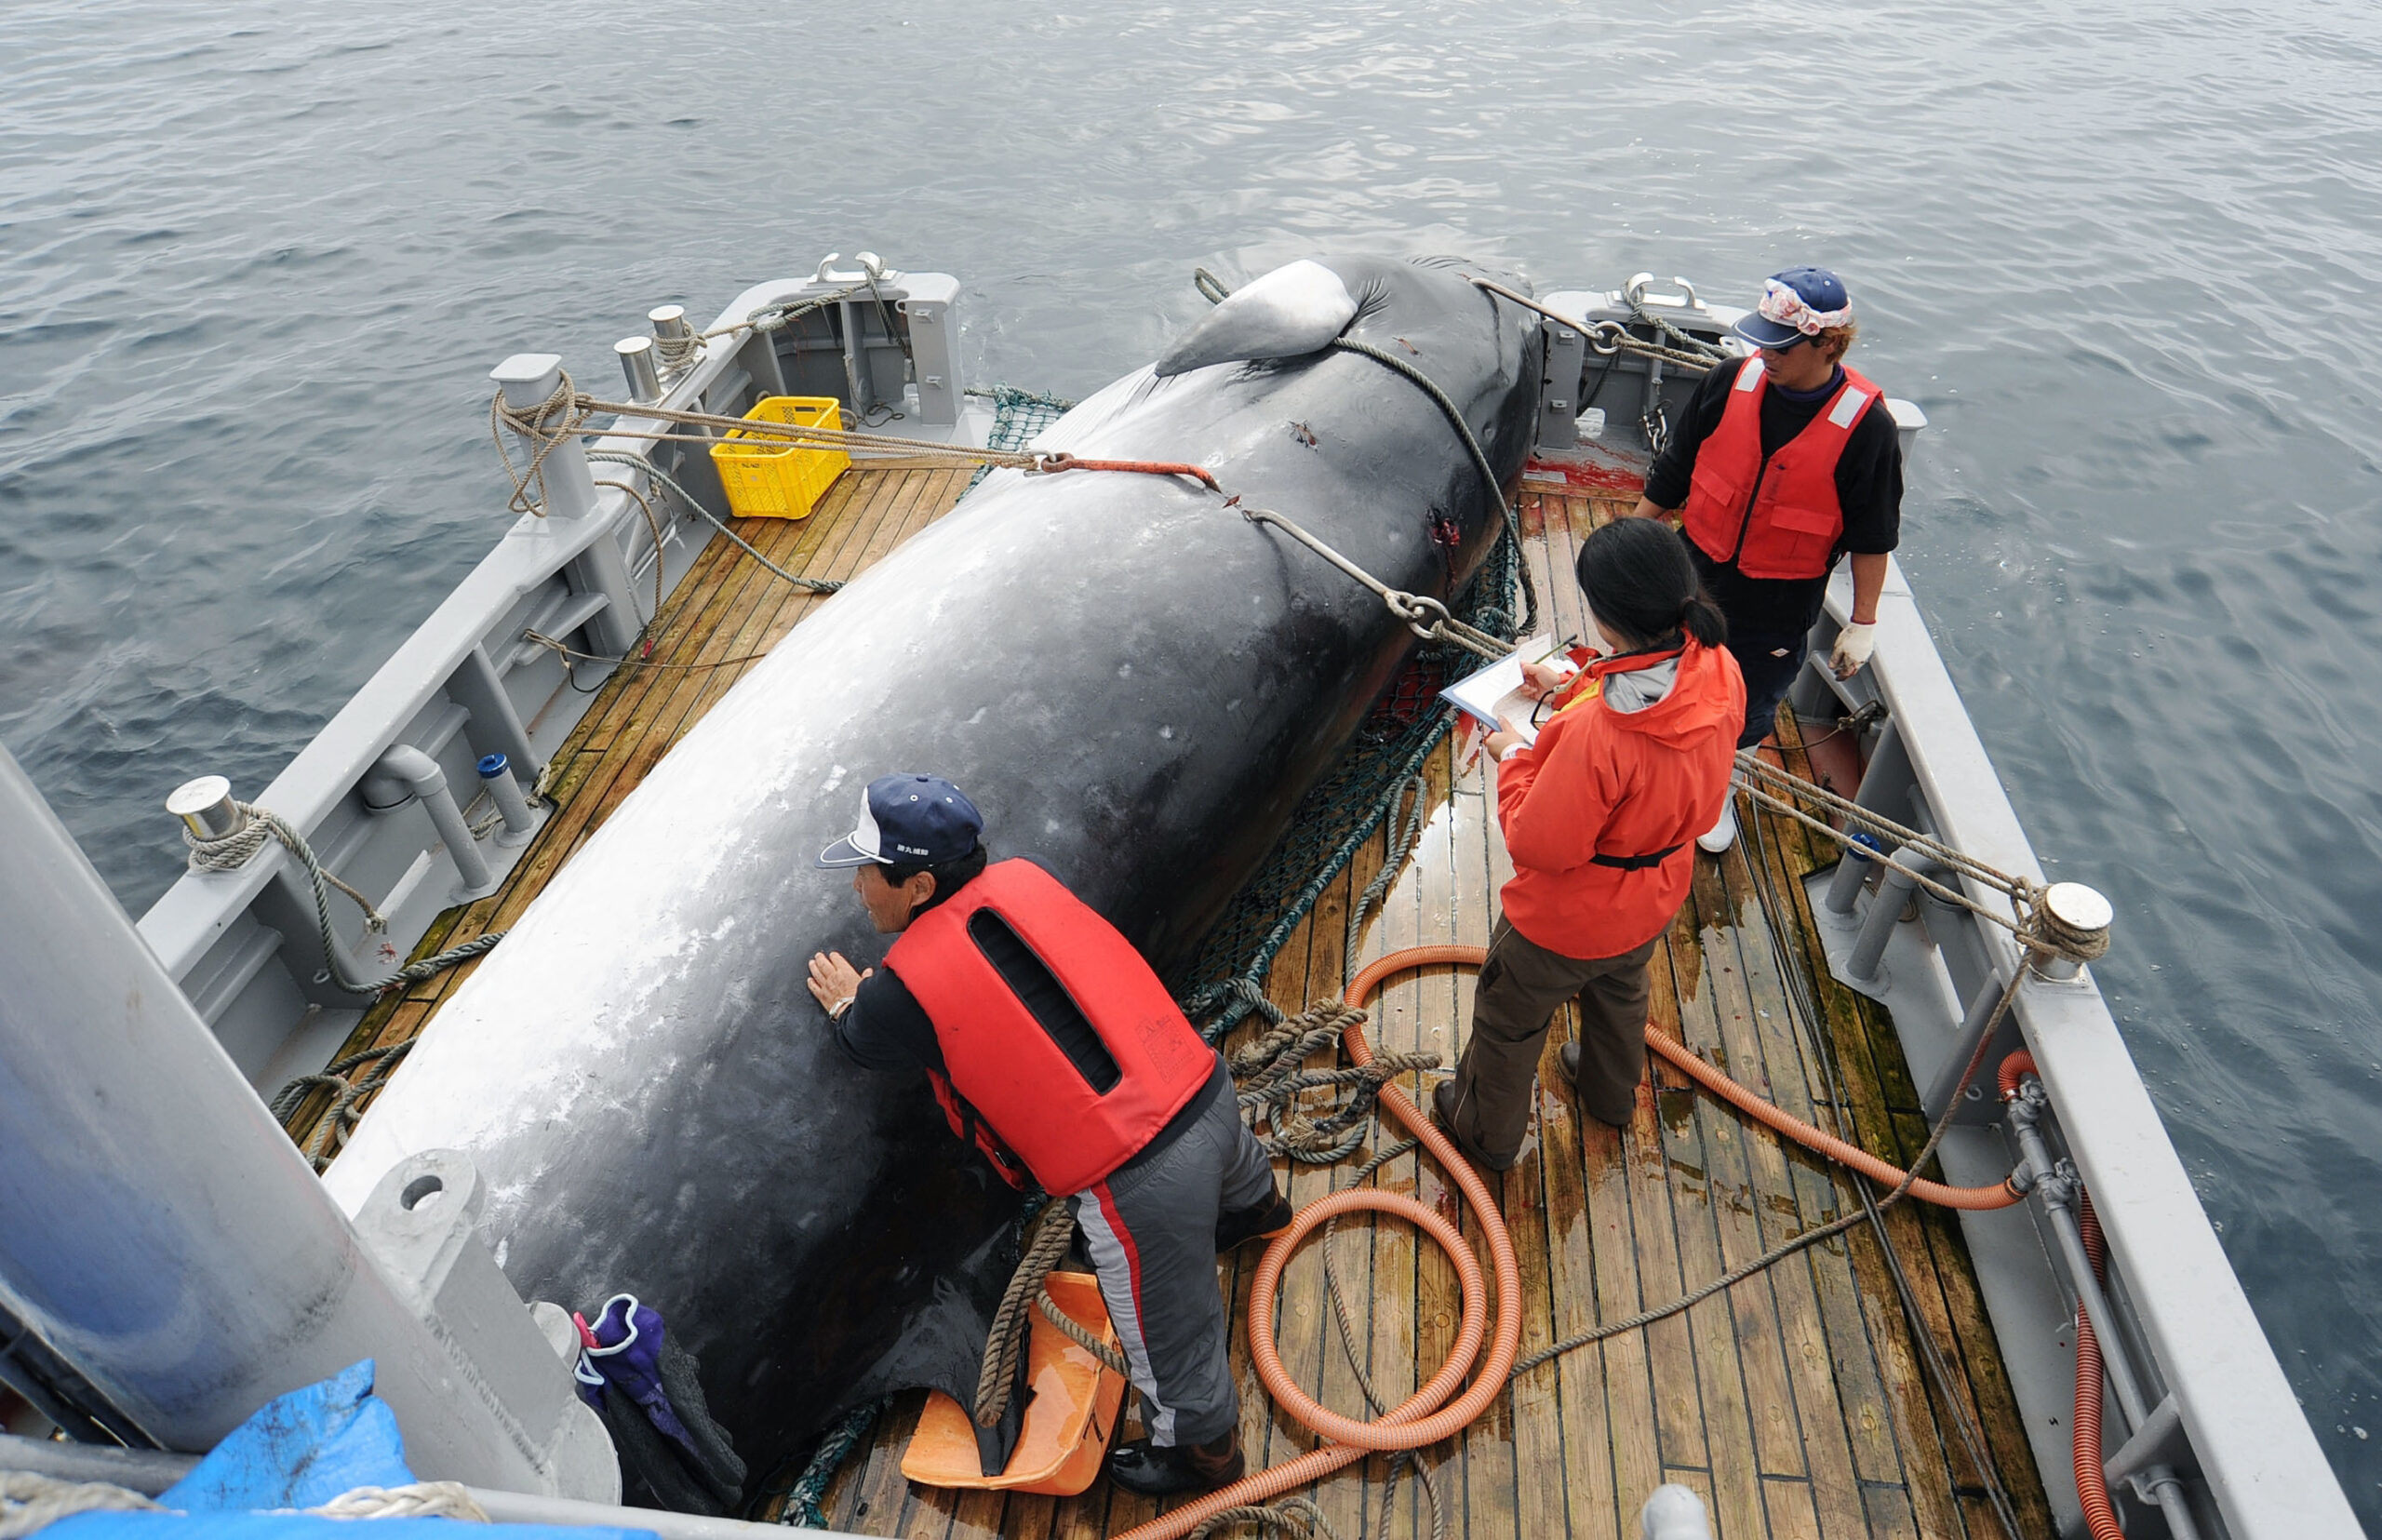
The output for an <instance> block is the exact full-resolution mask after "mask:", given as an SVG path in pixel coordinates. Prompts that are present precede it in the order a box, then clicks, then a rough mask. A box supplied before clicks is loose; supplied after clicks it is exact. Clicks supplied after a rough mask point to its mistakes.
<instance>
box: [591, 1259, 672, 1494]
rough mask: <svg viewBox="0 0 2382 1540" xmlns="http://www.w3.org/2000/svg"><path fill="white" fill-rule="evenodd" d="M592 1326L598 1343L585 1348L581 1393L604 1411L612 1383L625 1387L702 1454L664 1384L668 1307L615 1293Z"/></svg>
mask: <svg viewBox="0 0 2382 1540" xmlns="http://www.w3.org/2000/svg"><path fill="white" fill-rule="evenodd" d="M588 1330H589V1331H591V1332H594V1333H595V1341H596V1344H597V1346H595V1347H582V1349H581V1350H580V1355H579V1374H578V1376H577V1377H578V1380H579V1394H580V1397H581V1399H583V1400H585V1401H586V1402H587V1404H588V1405H589V1406H591V1407H594V1408H595V1410H596V1411H597V1412H601V1411H603V1410H604V1392H605V1391H606V1390H607V1389H619V1390H622V1391H625V1392H626V1393H627V1394H628V1397H629V1399H631V1400H633V1401H635V1402H636V1404H637V1405H638V1406H640V1407H642V1408H644V1410H645V1416H646V1420H647V1421H648V1422H649V1423H651V1424H652V1425H653V1426H654V1430H655V1431H656V1432H658V1433H660V1434H661V1435H662V1437H664V1438H666V1439H668V1440H670V1441H671V1442H673V1443H675V1444H676V1445H678V1446H679V1447H680V1448H681V1449H684V1450H685V1451H686V1452H687V1453H688V1455H689V1457H691V1458H695V1459H701V1458H702V1454H701V1453H700V1452H699V1451H698V1450H697V1449H696V1448H695V1440H694V1438H693V1436H692V1435H691V1434H689V1432H688V1431H687V1425H686V1424H684V1423H682V1422H680V1421H679V1420H678V1409H677V1408H676V1407H675V1406H672V1405H671V1404H670V1394H669V1392H668V1391H665V1390H663V1389H662V1313H661V1312H660V1311H658V1310H654V1309H650V1308H649V1307H648V1306H643V1305H640V1304H638V1303H637V1300H636V1295H634V1294H614V1295H613V1296H612V1297H611V1298H610V1299H609V1300H606V1301H605V1302H604V1313H603V1314H601V1315H599V1316H597V1317H596V1318H595V1320H594V1321H593V1322H592V1323H591V1324H590V1325H589V1327H588ZM591 1373H593V1374H594V1375H595V1379H594V1380H593V1381H591V1380H590V1379H589V1375H590V1374H591Z"/></svg>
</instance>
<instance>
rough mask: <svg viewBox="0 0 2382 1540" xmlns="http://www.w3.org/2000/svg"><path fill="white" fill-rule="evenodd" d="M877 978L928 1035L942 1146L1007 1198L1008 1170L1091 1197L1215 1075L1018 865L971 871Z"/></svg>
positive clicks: (1120, 965)
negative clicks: (977, 1164)
mask: <svg viewBox="0 0 2382 1540" xmlns="http://www.w3.org/2000/svg"><path fill="white" fill-rule="evenodd" d="M885 965H886V966H887V967H888V968H890V969H891V970H892V971H894V972H895V973H896V974H898V975H899V976H900V977H901V980H902V982H903V984H906V985H908V986H909V990H910V993H911V994H912V995H914V996H916V997H917V1001H918V1004H919V1006H920V1007H921V1008H922V1009H924V1010H925V1011H926V1013H927V1019H928V1020H929V1021H930V1022H932V1023H933V1024H934V1035H935V1040H936V1041H937V1042H938V1043H940V1044H941V1045H942V1048H943V1074H942V1075H940V1076H937V1077H935V1081H936V1084H935V1096H936V1099H937V1100H938V1101H940V1102H942V1104H943V1115H944V1117H945V1118H948V1119H949V1120H950V1122H951V1130H952V1132H954V1133H957V1134H958V1135H959V1136H960V1137H961V1138H962V1139H973V1140H974V1141H975V1143H976V1145H977V1147H978V1148H979V1149H982V1150H983V1151H984V1154H985V1156H986V1157H987V1158H989V1159H991V1160H992V1162H993V1167H994V1169H995V1170H996V1171H998V1172H1001V1174H1002V1176H1003V1177H1004V1178H1005V1179H1007V1180H1008V1181H1009V1182H1010V1185H1012V1186H1023V1185H1024V1182H1023V1180H1022V1173H1021V1172H1020V1171H1019V1170H1018V1167H1019V1166H1021V1165H1022V1166H1023V1167H1024V1171H1025V1172H1031V1173H1032V1175H1033V1177H1034V1179H1035V1180H1036V1181H1037V1182H1039V1183H1040V1184H1041V1185H1042V1187H1043V1189H1044V1190H1045V1191H1047V1192H1050V1193H1053V1194H1057V1195H1061V1196H1064V1195H1066V1194H1070V1193H1078V1192H1081V1191H1083V1190H1084V1189H1085V1188H1087V1187H1089V1186H1091V1185H1093V1184H1094V1183H1096V1182H1098V1181H1100V1180H1101V1179H1102V1178H1103V1177H1104V1176H1106V1175H1107V1174H1108V1173H1109V1172H1113V1171H1115V1170H1116V1169H1117V1167H1118V1166H1121V1165H1123V1164H1124V1163H1125V1162H1126V1161H1127V1160H1130V1159H1131V1158H1133V1157H1134V1156H1135V1155H1137V1154H1139V1153H1140V1152H1141V1150H1142V1147H1143V1146H1144V1145H1147V1144H1148V1143H1149V1142H1150V1141H1151V1140H1152V1139H1153V1138H1156V1137H1157V1135H1158V1131H1159V1130H1160V1129H1163V1128H1164V1127H1166V1125H1167V1121H1168V1119H1170V1118H1172V1117H1173V1116H1174V1115H1175V1114H1176V1113H1178V1112H1180V1111H1182V1110H1183V1108H1184V1105H1186V1104H1188V1103H1189V1102H1190V1100H1191V1098H1192V1097H1193V1096H1194V1095H1195V1094H1197V1093H1198V1091H1199V1090H1200V1088H1201V1087H1203V1086H1205V1085H1206V1084H1207V1083H1208V1078H1209V1077H1210V1076H1211V1074H1212V1073H1213V1072H1214V1070H1215V1067H1216V1055H1215V1051H1214V1050H1213V1049H1211V1048H1210V1047H1209V1046H1208V1045H1207V1043H1206V1042H1204V1041H1202V1040H1201V1038H1200V1037H1199V1034H1198V1032H1197V1031H1196V1030H1194V1029H1193V1027H1192V1025H1191V1024H1190V1023H1189V1022H1187V1021H1185V1020H1184V1016H1183V1012H1182V1011H1179V1010H1177V1009H1176V1008H1175V1004H1174V1001H1173V999H1172V998H1171V997H1170V996H1168V994H1167V992H1166V986H1165V985H1164V984H1160V983H1159V982H1158V975H1157V974H1156V973H1154V972H1152V971H1150V966H1149V964H1148V963H1146V962H1144V961H1143V960H1142V955H1141V954H1140V953H1139V952H1136V951H1135V950H1134V949H1133V944H1132V943H1131V942H1129V941H1127V940H1126V939H1125V938H1124V937H1123V936H1121V935H1119V934H1117V928H1116V927H1115V926H1113V925H1110V924H1109V923H1108V922H1107V921H1106V920H1104V919H1103V918H1101V917H1100V916H1099V915H1098V914H1096V913H1094V912H1093V911H1092V909H1091V906H1090V905H1089V904H1085V903H1084V902H1083V901H1082V900H1081V899H1079V898H1077V897H1076V896H1075V895H1074V894H1073V893H1070V892H1069V891H1067V890H1066V889H1065V888H1064V886H1063V885H1061V883H1060V882H1059V880H1058V879H1057V878H1056V877H1052V876H1050V873H1048V872H1046V871H1044V870H1043V869H1042V868H1041V867H1039V866H1037V865H1035V864H1033V863H1032V862H1030V861H1002V862H997V863H995V864H993V865H991V866H988V867H986V868H985V869H984V874H983V875H982V876H980V877H977V878H976V879H975V880H974V881H972V882H970V883H969V884H968V885H967V886H965V887H963V888H961V889H960V890H959V891H957V892H956V893H954V894H952V895H951V897H950V898H949V899H947V900H945V901H944V902H943V903H942V904H938V905H937V906H935V907H934V908H932V909H930V910H928V911H927V912H926V913H925V914H923V915H920V916H919V917H917V919H916V920H914V921H912V922H911V924H910V928H909V929H908V930H906V931H903V932H902V935H901V938H900V939H899V940H897V941H895V942H894V944H893V945H892V948H891V949H890V951H888V952H887V953H886V954H885ZM1029 1000H1032V1001H1035V1002H1036V1003H1037V1004H1038V1005H1039V1006H1040V1012H1039V1014H1037V1010H1036V1009H1035V1006H1034V1005H1030V1004H1029ZM1012 1152H1013V1153H1012Z"/></svg>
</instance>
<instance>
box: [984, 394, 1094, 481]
mask: <svg viewBox="0 0 2382 1540" xmlns="http://www.w3.org/2000/svg"><path fill="white" fill-rule="evenodd" d="M968 394H969V395H989V396H991V397H992V398H993V425H992V429H991V431H989V432H987V433H986V434H985V435H984V448H986V449H1024V448H1025V447H1026V446H1027V445H1028V444H1031V443H1033V442H1034V436H1035V435H1037V434H1038V433H1040V432H1041V431H1042V430H1043V429H1045V428H1047V427H1049V426H1050V424H1051V423H1053V422H1057V421H1058V420H1059V419H1060V418H1062V417H1064V416H1065V415H1066V414H1067V408H1070V407H1072V406H1074V405H1075V403H1074V402H1072V401H1068V400H1064V399H1062V398H1061V397H1059V396H1056V395H1045V394H1044V393H1043V392H1041V391H1031V390H1019V389H1018V388H1017V387H1016V386H1015V385H995V386H994V387H993V388H992V389H991V390H989V391H973V390H971V391H970V392H969V393H968ZM992 471H993V468H992V467H991V466H990V465H986V466H983V467H981V468H980V469H979V470H978V471H977V472H976V474H975V475H972V476H970V477H969V479H968V487H969V489H970V490H971V491H972V490H974V489H975V486H976V483H977V482H979V481H982V480H984V477H986V476H988V475H991V474H992Z"/></svg>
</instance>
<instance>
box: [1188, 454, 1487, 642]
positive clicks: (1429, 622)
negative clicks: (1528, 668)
mask: <svg viewBox="0 0 2382 1540" xmlns="http://www.w3.org/2000/svg"><path fill="white" fill-rule="evenodd" d="M1224 506H1225V507H1227V508H1239V509H1240V516H1241V517H1243V518H1245V519H1247V520H1249V522H1250V523H1251V524H1270V525H1272V526H1273V527H1274V528H1276V529H1279V530H1281V531H1282V532H1283V533H1284V534H1286V535H1288V536H1290V537H1291V539H1292V540H1295V541H1297V542H1299V543H1300V544H1302V545H1304V546H1305V547H1306V548H1307V549H1308V550H1310V551H1313V552H1314V553H1315V554H1316V555H1317V556H1321V557H1322V558H1323V559H1324V560H1326V561H1328V562H1330V563H1331V564H1332V566H1334V567H1337V568H1338V569H1340V570H1341V571H1343V572H1345V573H1346V574H1347V575H1348V576H1349V577H1351V578H1353V579H1355V580H1356V581H1357V582H1358V583H1361V584H1363V585H1364V586H1365V587H1367V588H1369V589H1371V590H1372V592H1373V593H1374V594H1375V595H1377V596H1379V597H1380V599H1381V601H1382V603H1384V604H1385V605H1387V606H1388V607H1389V612H1390V613H1391V614H1393V615H1395V616H1397V617H1398V619H1399V620H1400V621H1403V622H1404V623H1406V628H1407V629H1408V630H1409V631H1412V632H1413V633H1414V635H1416V636H1420V637H1422V638H1423V639H1424V640H1425V641H1442V642H1452V643H1454V644H1455V645H1456V646H1458V647H1461V648H1463V649H1465V651H1467V652H1471V653H1473V654H1475V655H1476V656H1479V657H1482V658H1486V659H1488V660H1489V661H1490V662H1492V663H1494V662H1496V661H1497V660H1498V659H1500V658H1503V657H1504V656H1505V654H1507V653H1508V652H1511V651H1512V650H1513V644H1512V643H1510V642H1506V641H1504V640H1501V639H1500V638H1498V637H1495V636H1491V635H1489V633H1487V632H1486V631H1482V630H1480V629H1479V628H1478V627H1476V626H1470V625H1466V624H1465V623H1464V622H1462V621H1460V620H1457V619H1456V618H1455V616H1454V614H1453V613H1452V611H1451V610H1450V609H1448V607H1447V606H1446V605H1444V604H1442V603H1440V602H1439V600H1438V599H1435V598H1432V597H1431V596H1429V595H1427V594H1410V593H1407V592H1406V591H1405V590H1404V589H1401V588H1392V587H1391V586H1390V585H1389V584H1387V583H1384V582H1382V581H1381V580H1380V579H1379V578H1377V577H1374V576H1373V575H1372V573H1371V572H1368V571H1366V570H1365V569H1363V568H1361V567H1359V566H1358V565H1357V564H1356V563H1355V562H1353V561H1350V560H1349V559H1348V558H1347V557H1346V556H1342V555H1341V554H1340V553H1339V552H1338V551H1335V550H1333V549H1332V547H1331V546H1330V545H1327V544H1326V543H1324V542H1322V541H1321V540H1318V538H1316V537H1315V536H1314V535H1312V534H1310V533H1308V532H1307V531H1306V530H1305V529H1302V528H1301V527H1300V526H1299V524H1298V523H1297V522H1296V521H1295V520H1293V519H1290V518H1286V517H1284V516H1282V515H1280V514H1278V513H1276V512H1274V511H1273V510H1272V509H1270V508H1257V507H1251V506H1249V505H1246V504H1244V503H1242V502H1241V501H1240V498H1239V497H1238V494H1236V495H1234V496H1232V497H1228V498H1226V499H1224ZM1516 549H1517V550H1519V543H1517V546H1516ZM1524 565H1525V569H1527V564H1524Z"/></svg>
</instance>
